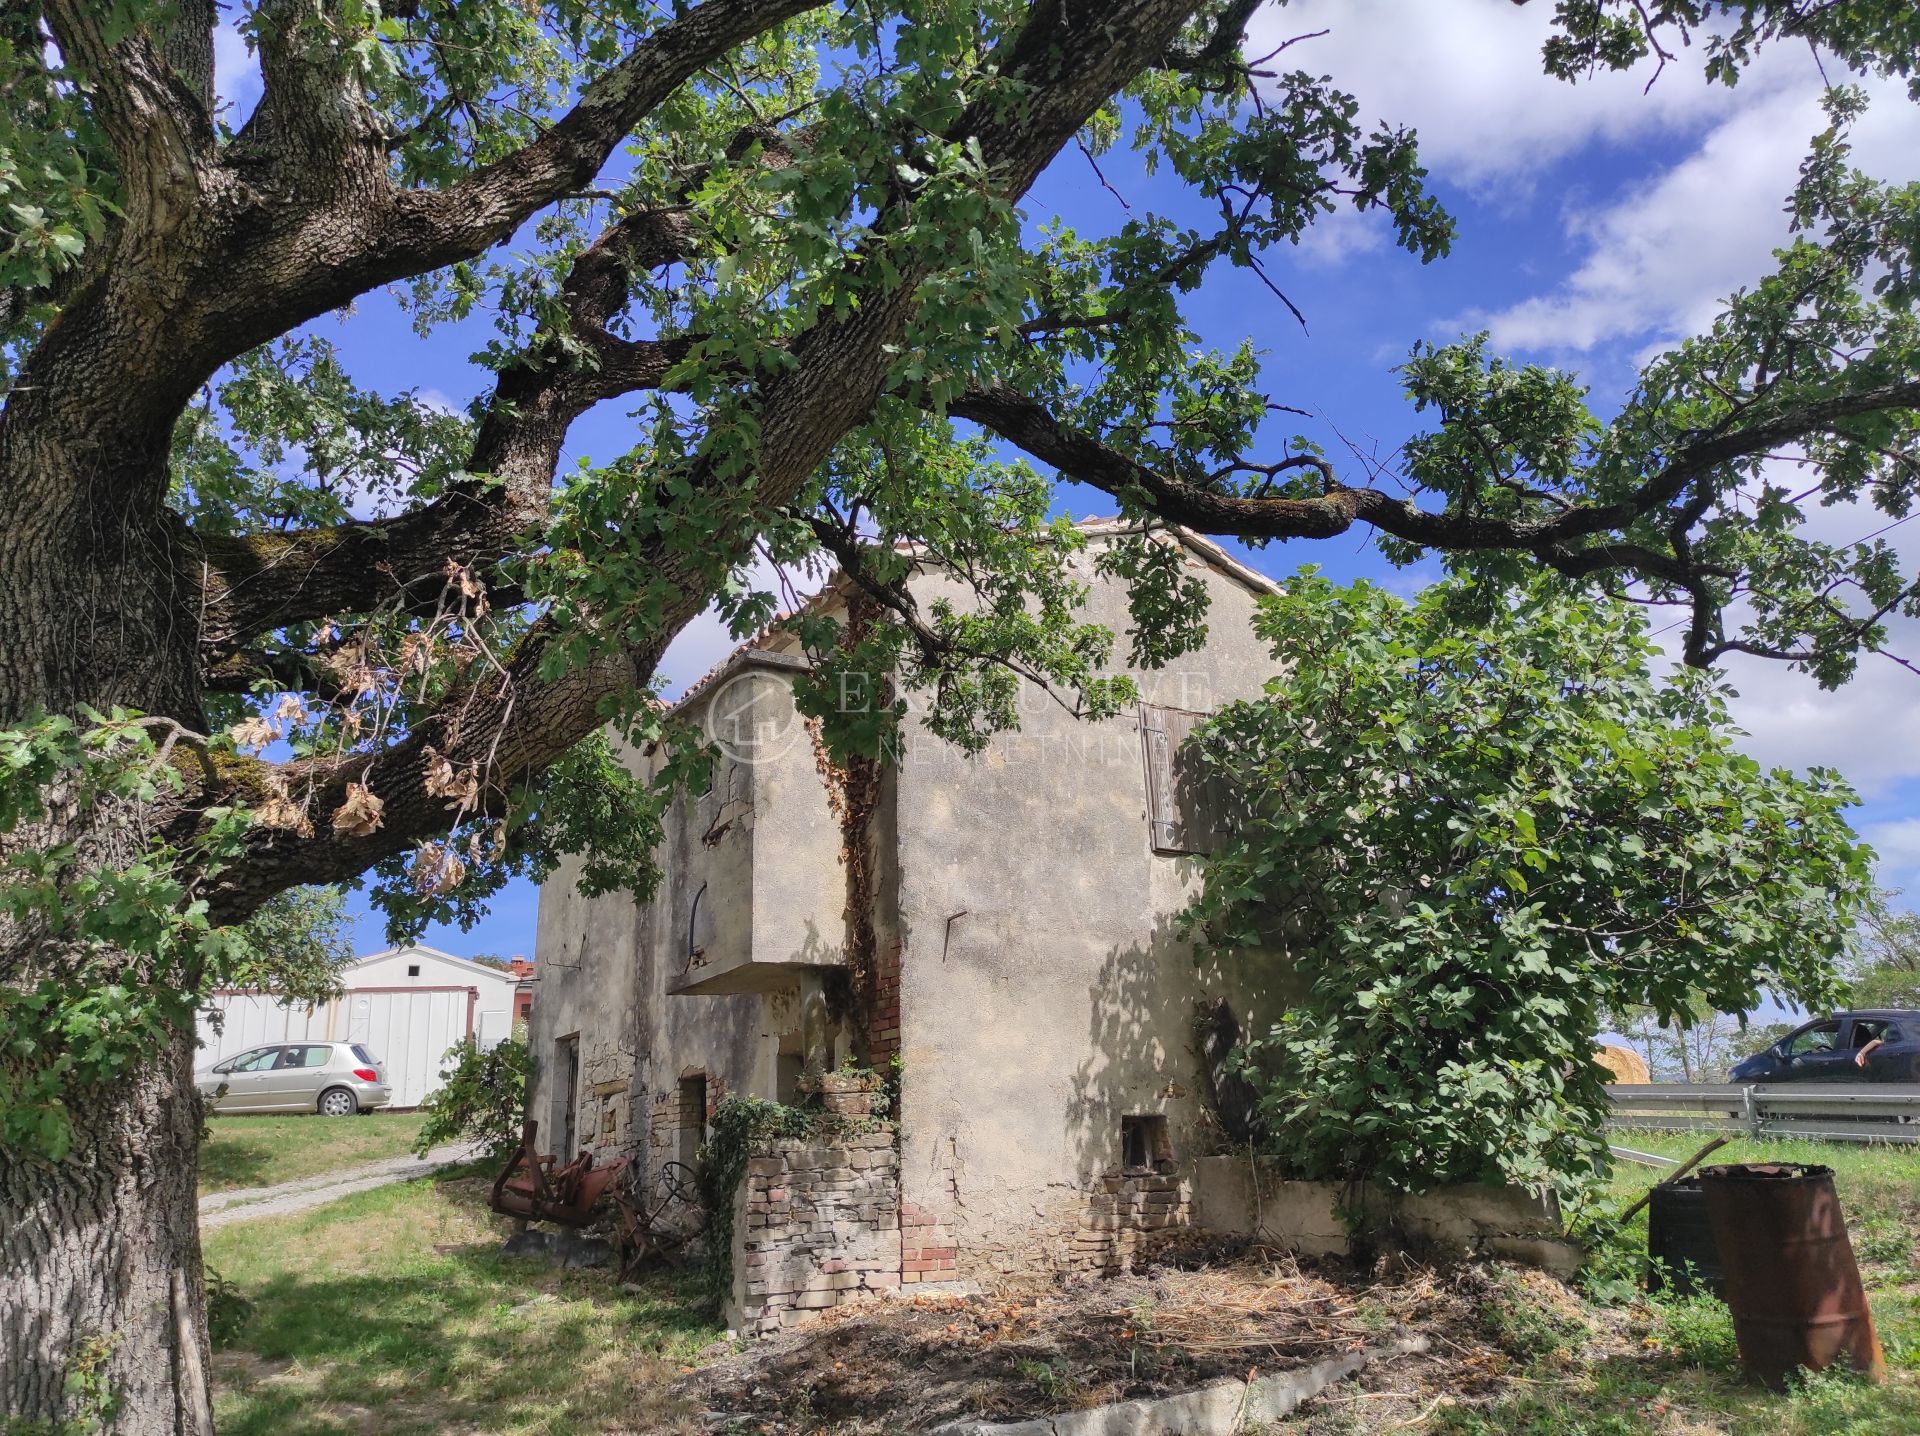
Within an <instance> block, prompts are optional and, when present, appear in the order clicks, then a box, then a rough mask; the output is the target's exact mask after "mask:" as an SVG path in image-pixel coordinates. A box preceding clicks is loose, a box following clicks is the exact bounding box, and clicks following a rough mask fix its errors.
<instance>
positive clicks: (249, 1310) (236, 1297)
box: [206, 1267, 253, 1347]
mask: <svg viewBox="0 0 1920 1436" xmlns="http://www.w3.org/2000/svg"><path fill="white" fill-rule="evenodd" d="M206 1282H207V1339H208V1340H209V1341H211V1342H212V1343H213V1344H214V1345H215V1346H216V1347H219V1346H226V1345H228V1344H230V1343H231V1342H232V1341H233V1339H234V1338H235V1337H236V1336H238V1335H239V1334H240V1329H241V1328H242V1327H244V1326H245V1325H246V1324H247V1318H248V1317H250V1316H251V1315H253V1303H252V1302H251V1301H249V1300H248V1299H247V1294H246V1293H245V1292H243V1291H242V1290H240V1288H239V1287H237V1286H235V1285H234V1284H233V1283H232V1282H230V1281H228V1280H227V1279H226V1278H225V1277H223V1276H222V1275H220V1273H219V1272H217V1271H215V1270H214V1269H213V1268H212V1267H207V1268H206Z"/></svg>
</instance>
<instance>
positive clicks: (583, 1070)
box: [529, 665, 844, 1180]
mask: <svg viewBox="0 0 1920 1436" xmlns="http://www.w3.org/2000/svg"><path fill="white" fill-rule="evenodd" d="M737 676H738V677H740V678H741V679H743V680H744V681H743V682H741V683H738V684H735V685H733V686H731V687H728V686H727V685H726V684H725V683H724V681H723V682H721V683H716V684H715V685H714V686H713V688H711V689H709V690H706V691H703V692H702V693H701V694H700V695H698V696H697V697H696V699H695V700H693V701H692V702H690V703H688V704H687V705H686V706H685V707H684V708H683V710H682V713H681V716H682V717H683V718H685V719H686V720H687V721H689V722H693V723H704V722H706V721H707V720H708V717H709V712H708V705H709V704H711V703H712V702H713V701H714V700H715V698H716V695H717V696H718V697H719V698H720V699H721V700H722V701H724V702H725V703H726V704H727V705H728V707H727V710H726V713H727V717H726V719H725V721H726V722H729V723H733V724H737V725H742V728H743V731H751V730H754V729H756V728H758V727H759V726H760V725H762V723H763V721H764V722H765V723H770V724H772V727H771V728H768V729H767V730H766V731H770V732H778V731H782V730H781V729H780V723H781V721H782V720H781V714H780V713H779V712H777V711H775V710H778V709H780V708H781V706H782V704H784V709H785V714H786V716H787V718H790V717H791V706H792V699H791V691H790V683H791V675H790V674H780V673H777V672H762V671H759V670H758V669H756V668H754V667H753V666H752V665H748V666H745V667H743V668H742V669H741V671H740V673H739V674H738V675H737ZM623 757H624V759H625V761H626V763H627V765H628V767H629V768H630V769H631V770H632V771H634V772H636V773H641V774H648V773H650V772H651V771H653V769H654V766H655V765H656V764H657V763H658V762H659V761H660V760H659V758H658V757H657V756H656V757H648V756H647V755H643V754H641V753H638V752H634V751H631V750H629V751H627V752H626V753H624V754H623ZM753 757H754V761H752V762H742V761H734V760H733V759H730V758H728V757H727V756H726V755H725V754H724V753H722V754H721V755H720V756H718V757H717V758H716V761H715V765H714V770H713V775H712V782H711V784H710V786H709V787H708V790H707V791H706V792H705V793H702V794H683V795H682V796H681V797H680V798H678V799H676V801H675V802H674V804H673V806H672V807H671V808H670V810H669V811H668V813H667V814H666V816H665V819H664V822H663V836H662V841H661V843H660V846H659V848H658V850H657V852H656V861H657V862H658V864H659V867H660V880H659V883H658V885H657V887H656V889H655V891H654V895H653V897H652V898H651V899H650V900H649V901H647V902H645V903H637V902H636V901H635V899H634V897H633V895H632V894H630V893H613V894H608V895H606V896H603V897H597V898H586V897H583V896H581V894H580V893H579V891H578V890H577V881H578V876H579V869H578V865H577V863H575V862H573V861H572V860H570V859H569V860H566V861H564V862H563V863H562V865H561V866H560V868H559V869H558V870H557V871H556V872H555V873H554V875H553V876H552V877H551V878H550V879H549V880H548V881H547V883H546V884H545V885H544V886H543V887H542V889H541V892H540V911H539V920H538V932H537V943H538V946H537V953H538V959H539V960H538V964H537V966H536V969H535V971H536V973H537V978H536V981H537V984H538V986H537V988H536V1000H535V1002H534V1004H533V1013H532V1020H531V1023H530V1028H529V1041H530V1043H531V1045H532V1050H533V1053H534V1057H535V1061H536V1067H535V1076H534V1081H533V1087H532V1091H531V1093H530V1099H529V1111H530V1113H531V1114H532V1115H533V1116H535V1117H536V1118H538V1119H539V1120H540V1121H541V1124H542V1128H543V1131H545V1132H548V1133H550V1134H551V1133H557V1132H558V1131H559V1130H561V1127H562V1122H563V1115H564V1101H565V1093H564V1086H565V1081H566V1075H565V1071H564V1051H565V1049H564V1047H563V1046H562V1044H563V1043H564V1042H566V1041H567V1040H568V1039H570V1038H572V1039H574V1040H577V1042H578V1046H579V1054H580V1079H579V1082H578V1084H577V1087H576V1096H575V1130H576V1132H577V1133H578V1134H579V1141H578V1145H580V1146H587V1147H591V1148H593V1149H594V1150H595V1152H596V1153H597V1154H600V1155H605V1156H613V1155H636V1156H639V1157H641V1158H642V1160H643V1165H644V1167H645V1169H646V1172H647V1175H648V1179H649V1180H651V1178H652V1177H653V1175H654V1174H656V1173H657V1172H658V1170H659V1167H660V1165H661V1164H662V1163H663V1162H666V1161H670V1160H677V1159H679V1158H681V1157H683V1156H684V1155H685V1154H686V1152H687V1150H688V1148H689V1146H690V1145H695V1144H696V1143H689V1142H688V1141H687V1140H686V1139H685V1138H683V1136H682V1135H681V1134H682V1132H683V1131H684V1130H685V1129H687V1128H689V1127H704V1123H705V1119H706V1117H708V1116H710V1115H711V1112H712V1109H713V1108H714V1107H715V1106H716V1105H717V1104H718V1103H719V1101H720V1099H721V1098H722V1097H723V1096H725V1095H726V1094H727V1093H728V1092H741V1093H746V1094H751V1095H754V1096H762V1097H772V1096H775V1095H778V1084H779V1071H780V1054H781V1053H782V1052H783V1051H787V1052H790V1053H792V1052H797V1051H798V1050H799V1046H800V1042H801V1035H800V1029H801V1022H802V1013H803V1000H802V999H803V989H804V990H807V991H810V992H811V993H812V994H813V995H814V997H815V1000H816V1001H817V994H818V988H819V980H818V976H817V972H816V971H815V970H814V969H815V968H817V967H821V966H831V965H832V964H834V963H836V962H838V961H840V960H841V959H840V952H839V947H838V943H839V934H840V931H841V909H842V906H843V903H844V886H843V882H842V878H841V872H840V864H839V835H838V829H837V827H836V826H835V824H834V821H833V818H832V814H831V811H830V809H829V808H828V805H827V801H826V794H825V789H824V787H823V786H822V783H821V779H820V776H819V774H818V772H817V770H816V765H815V760H814V756H813V750H812V747H811V744H810V743H809V741H808V740H807V736H806V734H805V732H804V730H803V729H802V730H799V731H798V734H797V738H796V740H795V741H791V742H784V743H780V744H776V746H775V747H774V748H771V749H762V750H760V751H757V752H755V753H754V754H753ZM802 963H804V964H811V965H813V966H812V967H809V968H805V969H803V968H801V967H797V966H795V965H794V964H802ZM693 1077H701V1078H704V1081H705V1105H706V1111H705V1112H696V1111H693V1110H690V1109H689V1108H688V1106H687V1103H686V1101H685V1100H683V1098H684V1095H685V1089H683V1087H682V1082H683V1080H684V1079H689V1078H693ZM546 1140H547V1141H557V1137H554V1136H551V1135H550V1136H549V1137H548V1138H547V1139H546Z"/></svg>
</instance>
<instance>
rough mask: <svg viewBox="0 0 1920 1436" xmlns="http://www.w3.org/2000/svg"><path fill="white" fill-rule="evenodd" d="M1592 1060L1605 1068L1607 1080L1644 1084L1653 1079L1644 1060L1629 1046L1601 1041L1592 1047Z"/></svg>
mask: <svg viewBox="0 0 1920 1436" xmlns="http://www.w3.org/2000/svg"><path fill="white" fill-rule="evenodd" d="M1593 1060H1594V1061H1595V1062H1597V1063H1598V1064H1599V1065H1600V1066H1602V1067H1604V1068H1606V1069H1607V1072H1608V1074H1609V1075H1608V1077H1607V1080H1608V1081H1609V1082H1626V1083H1633V1084H1644V1083H1648V1082H1651V1081H1653V1074H1652V1073H1651V1072H1649V1071H1647V1064H1646V1060H1645V1059H1644V1058H1642V1057H1641V1055H1640V1054H1639V1053H1638V1052H1635V1051H1634V1050H1633V1049H1632V1048H1631V1047H1613V1046H1610V1045H1608V1044H1607V1043H1604V1042H1603V1043H1601V1044H1600V1045H1599V1046H1598V1047H1596V1048H1594V1049H1593Z"/></svg>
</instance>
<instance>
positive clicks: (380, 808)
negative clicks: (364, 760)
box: [333, 783, 387, 838]
mask: <svg viewBox="0 0 1920 1436" xmlns="http://www.w3.org/2000/svg"><path fill="white" fill-rule="evenodd" d="M386 806H387V805H386V804H385V803H384V802H383V801H381V800H380V799H379V798H376V797H374V795H373V793H372V791H371V790H370V789H368V788H367V787H366V786H365V785H364V784H361V783H349V784H347V800H346V801H345V802H344V803H342V804H341V805H340V806H339V807H337V808H335V809H334V810H333V830H334V831H335V832H336V833H342V834H345V835H346V836H347V837H349V838H368V837H372V836H373V834H374V833H376V832H377V831H379V829H380V826H381V823H382V822H383V821H384V820H383V819H382V818H381V816H380V815H381V813H383V812H384V811H385V810H386Z"/></svg>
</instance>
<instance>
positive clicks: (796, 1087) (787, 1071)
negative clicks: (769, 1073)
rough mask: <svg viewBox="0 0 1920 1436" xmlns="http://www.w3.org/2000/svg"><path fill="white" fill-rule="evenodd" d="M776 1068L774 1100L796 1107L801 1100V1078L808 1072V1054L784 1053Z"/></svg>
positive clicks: (780, 1056) (776, 1063)
mask: <svg viewBox="0 0 1920 1436" xmlns="http://www.w3.org/2000/svg"><path fill="white" fill-rule="evenodd" d="M774 1068H775V1070H774V1084H773V1085H774V1093H773V1098H774V1100H775V1101H776V1102H784V1103H786V1104H787V1105H788V1106H789V1107H791V1106H794V1105H795V1104H797V1103H798V1102H799V1100H800V1078H801V1076H802V1075H803V1074H804V1073H805V1072H806V1070H807V1057H806V1054H805V1053H804V1052H782V1053H781V1054H780V1055H779V1057H778V1058H777V1059H776V1061H775V1064H774Z"/></svg>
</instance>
